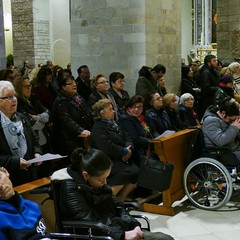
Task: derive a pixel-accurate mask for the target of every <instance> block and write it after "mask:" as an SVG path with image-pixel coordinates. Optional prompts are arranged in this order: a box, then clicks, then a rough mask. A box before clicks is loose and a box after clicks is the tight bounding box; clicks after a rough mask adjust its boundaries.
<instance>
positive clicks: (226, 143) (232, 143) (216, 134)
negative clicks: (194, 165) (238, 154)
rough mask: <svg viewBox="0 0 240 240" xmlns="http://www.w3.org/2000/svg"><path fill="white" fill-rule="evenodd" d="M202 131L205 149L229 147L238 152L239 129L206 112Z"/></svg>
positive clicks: (214, 114)
mask: <svg viewBox="0 0 240 240" xmlns="http://www.w3.org/2000/svg"><path fill="white" fill-rule="evenodd" d="M202 131H203V134H204V141H205V145H206V146H207V147H215V146H217V147H229V148H230V149H232V150H239V139H240V138H239V129H238V128H237V127H236V126H234V125H231V124H229V123H226V122H224V121H223V120H222V119H221V118H220V117H219V116H218V115H217V114H216V113H212V112H210V111H208V110H207V111H206V113H205V115H204V116H203V125H202Z"/></svg>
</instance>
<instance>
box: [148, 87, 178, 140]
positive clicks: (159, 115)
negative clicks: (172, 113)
mask: <svg viewBox="0 0 240 240" xmlns="http://www.w3.org/2000/svg"><path fill="white" fill-rule="evenodd" d="M145 102H146V107H147V111H146V122H147V123H148V125H149V127H150V131H151V133H152V135H153V137H154V138H156V137H159V136H160V135H162V134H163V133H167V132H169V134H170V133H174V132H175V131H167V130H172V125H171V122H170V119H169V117H168V114H167V113H166V111H165V110H164V108H163V100H162V97H161V96H160V94H159V93H158V92H157V91H153V92H151V93H149V94H148V95H147V96H146V97H145ZM166 131H167V132H166Z"/></svg>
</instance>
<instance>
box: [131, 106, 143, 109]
mask: <svg viewBox="0 0 240 240" xmlns="http://www.w3.org/2000/svg"><path fill="white" fill-rule="evenodd" d="M131 108H132V109H137V110H142V109H143V106H137V105H136V106H133V107H131Z"/></svg>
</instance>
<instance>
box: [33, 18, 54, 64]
mask: <svg viewBox="0 0 240 240" xmlns="http://www.w3.org/2000/svg"><path fill="white" fill-rule="evenodd" d="M49 26H50V24H49V21H43V20H42V21H41V20H38V21H34V49H35V65H37V64H40V63H42V64H45V63H46V60H49V59H50V56H51V52H50V29H49Z"/></svg>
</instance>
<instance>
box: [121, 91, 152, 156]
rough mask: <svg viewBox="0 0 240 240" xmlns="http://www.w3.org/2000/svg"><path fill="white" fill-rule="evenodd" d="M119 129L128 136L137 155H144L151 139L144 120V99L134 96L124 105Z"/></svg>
mask: <svg viewBox="0 0 240 240" xmlns="http://www.w3.org/2000/svg"><path fill="white" fill-rule="evenodd" d="M119 124H120V126H121V128H122V129H123V130H124V131H125V132H126V133H127V134H128V136H129V137H130V138H131V140H132V142H133V147H134V149H136V150H137V151H138V153H139V155H142V154H143V155H146V152H147V149H148V145H149V140H150V139H152V134H151V132H150V129H149V126H148V125H147V123H146V122H145V119H144V98H143V97H142V96H140V95H135V96H133V97H131V98H130V100H129V101H128V102H127V104H126V105H125V113H124V114H123V115H122V116H121V118H120V119H119Z"/></svg>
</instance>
